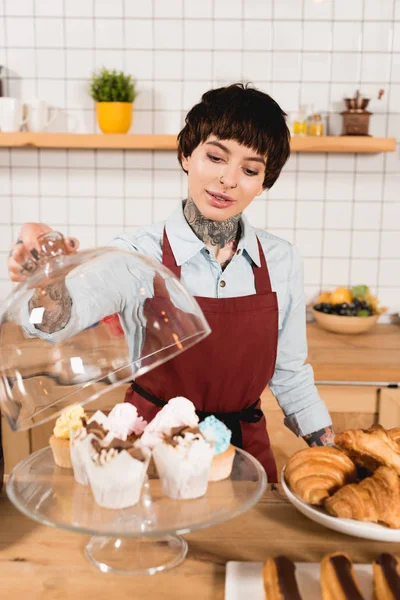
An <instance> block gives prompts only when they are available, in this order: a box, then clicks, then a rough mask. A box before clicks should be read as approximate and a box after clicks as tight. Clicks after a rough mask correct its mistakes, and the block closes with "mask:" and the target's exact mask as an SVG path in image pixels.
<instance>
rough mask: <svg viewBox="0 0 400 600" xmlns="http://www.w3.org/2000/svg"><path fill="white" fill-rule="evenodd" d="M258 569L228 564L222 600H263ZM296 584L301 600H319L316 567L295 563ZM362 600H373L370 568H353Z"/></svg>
mask: <svg viewBox="0 0 400 600" xmlns="http://www.w3.org/2000/svg"><path fill="white" fill-rule="evenodd" d="M262 565H263V563H258V562H228V563H227V565H226V576H225V600H243V598H248V599H249V600H265V593H264V586H263V579H262ZM295 565H296V580H297V583H298V586H299V590H300V593H301V595H302V597H303V598H304V599H305V600H322V594H321V586H320V582H319V569H320V566H319V563H295ZM354 570H355V573H356V577H357V580H358V583H359V584H360V589H361V592H362V594H363V596H364V598H365V600H373V583H372V565H354Z"/></svg>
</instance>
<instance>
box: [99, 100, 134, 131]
mask: <svg viewBox="0 0 400 600" xmlns="http://www.w3.org/2000/svg"><path fill="white" fill-rule="evenodd" d="M96 115H97V122H98V124H99V127H100V129H101V131H102V132H103V133H127V132H128V131H129V128H130V126H131V124H132V115H133V103H132V102H97V103H96Z"/></svg>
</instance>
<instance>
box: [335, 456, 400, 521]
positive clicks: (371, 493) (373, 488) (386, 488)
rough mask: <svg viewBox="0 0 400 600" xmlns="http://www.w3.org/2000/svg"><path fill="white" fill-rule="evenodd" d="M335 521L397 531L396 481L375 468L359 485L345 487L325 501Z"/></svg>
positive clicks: (399, 499) (399, 490) (399, 486)
mask: <svg viewBox="0 0 400 600" xmlns="http://www.w3.org/2000/svg"><path fill="white" fill-rule="evenodd" d="M325 508H326V510H327V512H328V513H329V514H331V515H333V516H335V517H342V518H345V519H355V520H356V521H369V522H372V523H383V524H385V525H388V526H389V527H392V528H398V527H400V478H399V477H398V475H397V473H396V471H394V470H393V469H390V468H389V467H379V469H377V471H376V472H375V473H374V474H373V475H372V476H371V477H367V478H366V479H363V481H361V482H360V483H353V484H349V485H345V486H344V487H342V488H341V489H340V490H338V491H337V492H336V493H335V494H333V496H331V497H330V498H327V499H326V500H325Z"/></svg>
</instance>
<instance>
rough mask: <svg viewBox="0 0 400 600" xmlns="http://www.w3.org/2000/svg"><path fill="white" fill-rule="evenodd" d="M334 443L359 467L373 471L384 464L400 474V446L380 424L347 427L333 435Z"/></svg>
mask: <svg viewBox="0 0 400 600" xmlns="http://www.w3.org/2000/svg"><path fill="white" fill-rule="evenodd" d="M335 445H336V446H337V447H338V448H340V450H342V451H343V452H345V453H346V454H347V455H348V456H349V457H350V458H351V459H352V460H353V462H354V463H355V464H356V465H357V466H359V467H365V468H367V469H368V470H369V471H370V472H371V473H373V472H374V471H375V470H376V469H377V468H378V467H379V466H381V465H386V466H387V467H391V468H392V469H394V470H395V471H396V472H397V474H398V475H400V446H399V445H398V443H397V442H396V441H394V439H392V437H391V436H390V435H389V434H388V432H387V431H386V430H385V429H384V428H383V427H382V426H381V425H373V426H372V427H370V429H348V430H347V431H343V432H342V433H337V434H336V435H335Z"/></svg>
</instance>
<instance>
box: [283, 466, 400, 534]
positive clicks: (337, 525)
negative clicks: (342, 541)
mask: <svg viewBox="0 0 400 600" xmlns="http://www.w3.org/2000/svg"><path fill="white" fill-rule="evenodd" d="M281 483H282V487H283V489H284V492H285V494H286V496H287V497H288V500H289V501H290V502H291V503H292V504H293V506H295V507H296V508H297V510H299V511H300V512H301V513H303V515H305V516H306V517H308V518H309V519H311V521H315V522H316V523H319V524H320V525H323V526H324V527H327V528H328V529H333V530H334V531H339V532H340V533H345V534H346V535H352V536H354V537H359V538H365V539H367V540H376V541H378V542H400V529H390V527H385V526H384V525H377V524H376V523H365V522H364V521H355V520H353V519H342V518H339V517H332V516H331V515H328V514H327V512H326V511H325V509H324V508H322V507H319V506H311V504H307V503H306V502H304V501H303V500H302V499H301V498H300V497H299V496H297V494H294V493H293V492H292V491H291V489H290V488H289V486H288V484H287V483H286V481H285V468H283V469H282V477H281Z"/></svg>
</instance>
